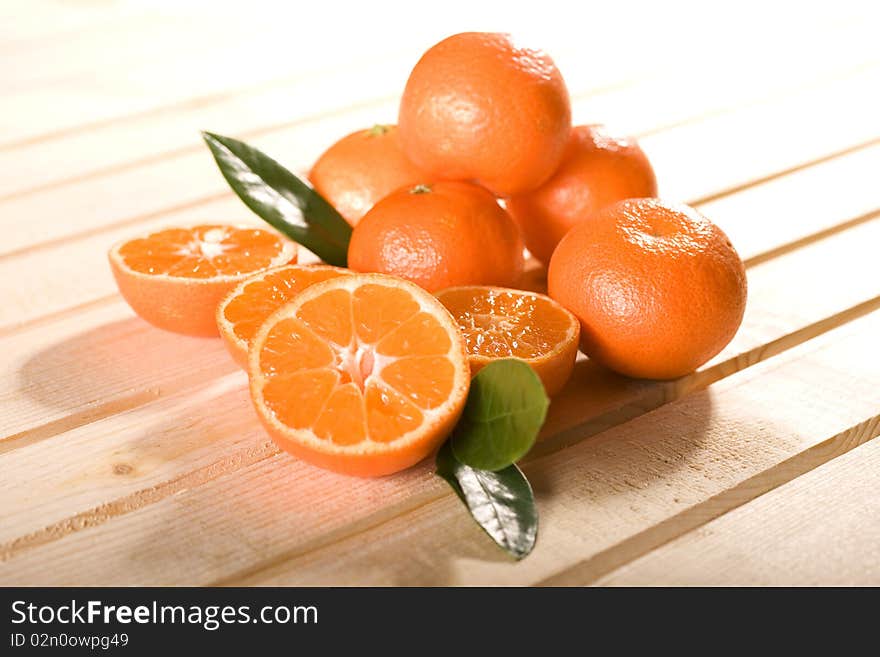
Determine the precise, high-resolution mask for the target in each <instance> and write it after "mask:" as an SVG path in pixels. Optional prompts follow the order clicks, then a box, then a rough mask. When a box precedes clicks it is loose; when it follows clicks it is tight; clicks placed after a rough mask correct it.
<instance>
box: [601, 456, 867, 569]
mask: <svg viewBox="0 0 880 657" xmlns="http://www.w3.org/2000/svg"><path fill="white" fill-rule="evenodd" d="M878 473H880V441H878V440H873V441H871V442H869V443H868V444H866V445H861V446H860V447H856V448H855V449H853V450H852V451H850V452H848V453H846V454H843V455H842V456H838V457H837V458H835V459H833V460H831V461H830V462H828V463H826V464H825V465H822V466H820V467H818V468H816V469H815V470H813V471H812V472H809V473H807V474H805V475H803V476H801V477H798V478H796V479H794V480H793V481H790V482H789V483H786V484H784V485H782V486H780V487H779V488H777V489H776V490H773V491H771V492H769V493H767V494H766V495H763V496H761V497H759V498H757V499H756V500H754V501H752V502H749V503H748V504H744V505H743V506H741V507H739V508H737V509H734V510H733V511H730V512H729V513H727V514H725V515H723V516H721V517H720V518H718V519H716V520H713V521H711V522H709V523H706V524H705V525H703V526H702V527H700V528H699V529H696V530H694V531H692V532H689V533H687V534H685V535H684V536H681V537H680V538H678V539H676V540H674V541H672V542H670V543H668V544H667V545H664V546H663V547H661V548H659V549H657V550H654V551H653V552H651V553H649V554H648V555H646V556H645V557H643V558H641V559H637V560H635V561H633V562H632V563H629V564H627V565H626V566H623V567H622V568H620V569H618V570H616V571H614V572H612V573H609V574H608V575H607V576H606V577H603V578H602V579H600V580H598V582H597V583H598V584H600V585H608V586H621V585H623V586H631V585H641V586H644V585H649V586H657V585H660V586H662V585H677V586H682V585H700V586H731V585H732V586H877V585H878V584H880V499H878V497H877V476H878Z"/></svg>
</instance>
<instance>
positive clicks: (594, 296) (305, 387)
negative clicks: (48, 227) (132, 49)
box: [110, 33, 746, 476]
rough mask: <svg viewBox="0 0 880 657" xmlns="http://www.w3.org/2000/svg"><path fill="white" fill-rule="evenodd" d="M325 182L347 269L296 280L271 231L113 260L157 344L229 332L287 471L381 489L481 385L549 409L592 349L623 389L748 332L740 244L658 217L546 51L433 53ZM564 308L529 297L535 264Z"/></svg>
mask: <svg viewBox="0 0 880 657" xmlns="http://www.w3.org/2000/svg"><path fill="white" fill-rule="evenodd" d="M309 179H310V181H311V183H312V185H313V186H314V189H315V190H316V191H317V192H318V193H319V194H321V195H322V196H323V197H324V198H326V199H327V200H328V201H329V202H330V203H331V204H332V205H333V206H334V207H335V208H336V209H337V210H338V212H339V213H340V214H341V215H342V216H343V217H344V218H345V220H346V221H347V222H348V223H349V224H351V226H352V227H353V231H352V234H351V239H350V242H349V245H348V269H344V268H337V267H330V266H327V265H303V264H295V263H296V248H295V245H294V244H292V243H290V242H287V241H286V239H285V238H282V237H280V236H278V235H276V234H275V233H273V232H270V231H261V230H256V229H239V228H233V227H229V226H215V225H212V226H196V227H192V228H176V229H168V230H165V231H160V232H158V233H154V234H152V235H148V236H145V237H141V238H138V239H134V240H129V241H128V242H125V243H123V244H121V245H118V246H116V247H114V249H112V250H111V254H110V260H111V265H112V268H113V272H114V275H115V276H116V279H117V282H118V284H119V287H120V290H121V291H122V293H123V295H124V296H125V298H126V299H127V300H128V302H129V303H130V305H131V306H132V307H133V308H134V309H135V311H136V312H137V313H138V314H140V315H141V316H142V317H144V318H145V319H147V320H148V321H150V322H151V323H153V324H155V325H157V326H160V327H162V328H166V329H169V330H174V331H178V332H182V333H189V334H195V335H207V334H215V335H216V333H217V331H218V330H219V333H220V335H221V336H222V337H223V339H224V340H225V342H226V345H227V347H228V348H229V351H230V353H231V354H232V355H233V357H234V358H235V359H236V361H237V362H238V363H239V364H241V365H242V366H243V367H245V368H246V369H247V371H248V374H249V380H250V389H251V395H252V398H253V401H254V405H255V408H256V410H257V413H258V415H259V417H260V420H261V421H262V422H263V424H264V426H265V427H266V429H267V430H268V432H269V433H270V435H271V436H272V437H273V438H274V439H275V440H276V442H278V444H279V445H280V446H281V447H283V448H284V449H286V450H288V451H290V452H292V453H294V454H296V455H298V456H300V457H302V458H304V459H306V460H309V461H311V462H313V463H315V464H317V465H320V466H322V467H326V468H330V469H333V470H336V471H340V472H344V473H348V474H356V475H366V476H373V475H382V474H388V473H391V472H395V471H397V470H400V469H402V468H405V467H408V466H410V465H412V464H414V463H416V462H417V461H419V460H421V459H422V458H424V457H425V456H427V455H428V454H430V453H431V452H432V451H434V450H435V449H436V448H437V447H438V445H439V444H440V443H441V442H442V441H443V440H444V439H445V437H446V436H447V435H448V433H449V431H450V430H451V428H452V427H453V426H454V424H455V422H456V421H457V418H458V416H459V414H460V413H461V410H462V408H463V405H464V401H465V398H466V396H467V392H468V386H469V377H468V375H467V373H468V370H470V372H471V373H473V372H476V371H477V370H478V369H479V368H480V367H482V366H484V365H485V364H486V363H488V362H491V361H492V360H494V359H498V358H510V357H513V358H519V359H522V360H524V361H526V362H527V363H529V364H530V365H531V366H532V368H533V369H534V370H535V372H536V373H537V374H538V375H539V377H540V378H541V380H542V382H543V383H544V386H545V389H546V391H547V392H548V394H550V395H554V394H556V393H557V392H559V391H560V390H561V389H562V388H563V386H564V385H565V384H566V382H567V380H568V379H569V377H570V375H571V372H572V369H573V367H574V363H575V359H576V356H577V351H578V347H580V349H581V351H583V352H584V354H586V355H587V356H588V357H589V358H591V359H593V360H594V361H596V362H598V363H600V364H602V365H604V366H606V367H609V368H611V369H613V370H615V371H617V372H620V373H622V374H625V375H627V376H632V377H640V378H660V379H666V378H676V377H679V376H682V375H685V374H687V373H689V372H691V371H693V370H694V369H695V368H697V367H699V366H700V365H701V364H703V363H705V362H706V361H707V360H708V359H710V358H711V357H712V356H714V355H715V354H717V353H718V352H719V351H720V350H721V349H722V348H723V347H724V346H725V345H726V344H727V343H728V342H729V341H730V339H731V338H732V337H733V335H734V333H735V332H736V330H737V328H738V327H739V324H740V322H741V320H742V316H743V312H744V308H745V299H746V280H745V272H744V268H743V264H742V262H741V260H740V258H739V256H738V255H737V253H736V251H735V250H734V248H733V246H732V245H731V243H730V241H729V240H728V239H727V237H726V236H725V234H724V233H723V232H722V231H721V229H719V228H718V227H717V226H715V225H714V224H713V223H711V222H710V221H709V220H708V219H706V218H705V217H703V216H702V215H700V214H699V213H698V212H697V211H696V210H694V209H692V208H690V207H687V206H685V205H682V204H676V203H669V202H665V201H661V200H659V199H657V198H656V196H657V184H656V180H655V176H654V172H653V169H652V167H651V164H650V162H649V161H648V158H647V157H646V155H645V153H644V152H643V151H642V150H641V149H640V148H639V146H638V144H637V143H636V141H635V140H634V139H632V138H629V137H626V136H623V135H617V134H614V133H613V132H610V131H609V130H608V129H607V128H605V127H604V126H602V125H579V126H574V127H573V126H572V120H571V107H570V102H569V95H568V90H567V88H566V85H565V82H564V80H563V78H562V75H561V74H560V72H559V70H558V69H557V67H556V65H555V63H554V62H553V60H552V59H551V58H550V56H549V55H547V54H546V53H545V52H543V51H542V50H537V49H533V48H530V47H527V46H525V45H523V44H520V43H519V42H517V41H515V40H514V39H513V38H512V37H510V36H509V35H505V34H494V33H463V34H457V35H454V36H452V37H449V38H447V39H445V40H443V41H441V42H440V43H438V44H436V45H435V46H433V47H432V48H430V49H429V50H428V51H427V52H426V53H425V54H424V55H423V56H422V58H421V59H420V60H419V62H418V63H417V64H416V66H415V68H414V69H413V71H412V73H411V74H410V77H409V79H408V81H407V83H406V87H405V89H404V92H403V96H402V99H401V103H400V112H399V116H398V124H397V125H396V126H395V125H377V126H374V127H373V128H370V129H366V130H362V131H359V132H356V133H353V134H351V135H348V136H346V137H344V138H343V139H341V140H340V141H338V142H337V143H335V144H334V145H333V146H331V147H330V148H329V149H328V150H327V151H326V152H325V153H324V154H323V155H322V156H321V157H320V158H319V159H318V161H317V162H316V163H315V165H314V166H313V168H312V170H311V172H310V173H309ZM526 248H527V249H528V251H529V252H530V253H531V255H532V256H533V257H534V259H535V260H536V261H538V262H540V263H543V264H544V265H546V266H547V291H548V294H549V296H547V295H543V294H539V293H537V292H531V291H525V290H523V289H518V288H522V287H523V285H524V278H523V272H524V269H525V264H526V258H525V249H526Z"/></svg>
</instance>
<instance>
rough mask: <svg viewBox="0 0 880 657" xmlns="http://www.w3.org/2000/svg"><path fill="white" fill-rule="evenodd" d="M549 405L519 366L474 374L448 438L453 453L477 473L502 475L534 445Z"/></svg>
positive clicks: (504, 364) (510, 361)
mask: <svg viewBox="0 0 880 657" xmlns="http://www.w3.org/2000/svg"><path fill="white" fill-rule="evenodd" d="M549 405H550V400H549V399H548V398H547V393H546V392H544V386H543V385H542V384H541V379H539V378H538V375H537V374H535V372H534V370H532V368H531V367H529V366H528V365H527V364H526V363H524V362H523V361H521V360H516V359H514V358H505V359H504V360H497V361H495V362H493V363H490V364H489V365H486V367H484V368H483V369H481V370H480V371H479V372H477V375H476V376H475V377H474V378H473V380H472V381H471V390H470V393H469V394H468V399H467V404H466V405H465V407H464V413H462V416H461V419H460V420H459V422H458V424H457V425H456V427H455V431H454V432H453V433H452V439H451V440H450V442H451V443H452V451H453V452H454V453H455V457H456V458H457V459H458V460H459V461H461V462H462V463H464V464H466V465H469V466H471V467H472V468H477V469H479V470H492V471H496V470H501V469H503V468H506V467H507V466H509V465H510V464H512V463H515V462H516V461H518V460H519V459H521V458H522V457H523V456H525V455H526V454H527V453H528V451H529V450H530V449H531V448H532V445H534V444H535V439H536V438H537V437H538V431H540V429H541V425H543V424H544V419H545V418H546V417H547V407H548V406H549Z"/></svg>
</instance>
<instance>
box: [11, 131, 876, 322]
mask: <svg viewBox="0 0 880 657" xmlns="http://www.w3.org/2000/svg"><path fill="white" fill-rule="evenodd" d="M347 116H348V118H346V119H340V120H351V116H352V115H347ZM353 120H354V121H355V122H356V121H357V120H358V119H357V118H354V119H353ZM313 139H317V137H313ZM272 144H273V148H275V149H277V153H283V152H285V150H287V151H288V152H292V151H294V150H295V144H293V143H291V144H289V145H288V147H287V148H285V147H284V146H283V145H282V144H280V143H278V142H276V141H273V142H272ZM668 147H669V148H671V149H673V150H674V149H675V143H674V142H671V143H669V144H668ZM271 152H273V153H276V151H275V150H272V151H271ZM189 157H191V158H193V160H197V161H199V162H200V163H201V164H199V165H196V164H193V165H192V166H193V167H195V166H199V167H201V168H202V174H201V175H207V174H210V175H211V176H213V177H215V178H217V179H218V184H220V185H222V180H221V179H220V176H219V173H217V172H216V171H215V168H216V167H214V165H213V163H212V162H211V161H210V158H209V156H208V155H207V152H201V151H200V152H199V153H198V154H193V155H191V156H189ZM707 157H708V155H707ZM878 162H880V146H870V147H867V148H865V149H861V150H857V151H856V152H854V153H852V154H849V155H845V156H842V157H839V158H835V159H832V160H830V161H828V162H825V163H822V164H819V165H816V166H815V167H807V168H804V169H802V170H799V171H797V172H795V173H793V174H791V175H788V176H783V177H780V178H777V179H774V180H773V181H771V182H769V183H767V184H765V185H760V186H755V187H753V188H750V189H748V190H746V191H744V192H743V193H740V194H737V195H735V196H731V197H730V198H729V199H727V198H725V199H723V200H719V201H717V202H712V203H711V204H706V206H705V207H704V208H702V209H704V210H705V212H706V214H707V215H708V216H709V217H710V218H712V219H713V220H715V221H716V222H717V223H718V224H719V225H720V226H721V227H722V228H724V229H725V230H726V231H728V232H729V234H730V236H731V238H732V240H733V242H734V244H735V245H736V246H737V247H738V248H739V250H740V253H741V255H742V256H743V257H745V258H752V257H756V256H758V255H761V254H763V253H767V252H770V251H773V250H776V249H779V248H781V247H783V246H784V245H785V244H789V243H792V242H798V241H800V240H803V239H808V238H809V237H810V236H811V235H815V234H816V233H822V232H823V231H827V230H829V229H831V230H833V229H834V227H835V226H838V225H840V224H845V223H846V222H851V221H853V220H857V219H858V218H860V217H863V216H864V215H866V214H870V213H871V212H873V211H875V210H876V209H878V208H880V196H878V193H877V192H876V189H875V187H874V186H873V185H871V184H869V182H868V181H866V176H868V175H869V174H868V172H869V171H871V168H872V167H874V166H877V164H878ZM163 166H164V165H163ZM670 166H671V165H670ZM678 167H679V169H678V170H679V171H681V174H680V175H681V176H683V177H686V176H687V175H689V170H690V169H691V167H692V165H691V163H690V161H689V160H688V159H687V158H684V159H682V160H681V161H680V162H679V164H678ZM675 172H676V169H675V168H672V169H671V170H670V171H669V172H668V173H667V174H666V175H667V176H668V177H672V176H674V175H676V173H675ZM168 175H174V174H173V172H171V173H169V174H168ZM187 175H188V174H187ZM732 175H735V174H732ZM126 179H127V180H129V181H132V182H130V183H127V184H138V180H137V176H135V175H134V173H128V174H126ZM822 181H827V182H826V184H828V185H832V186H833V188H834V189H835V190H837V192H836V194H833V195H832V194H820V195H818V198H817V195H816V194H815V190H816V188H817V185H822V184H823V182H822ZM104 182H105V183H106V180H105V181H104ZM120 184H122V183H121V182H120ZM145 184H146V185H147V188H151V186H152V185H153V184H154V183H152V182H150V183H145ZM80 189H81V188H80ZM706 189H707V190H708V189H709V188H706ZM157 193H158V192H157ZM126 199H127V197H125V196H120V197H114V201H113V203H112V204H109V205H110V206H112V207H109V206H108V208H107V211H108V212H110V211H111V210H114V211H116V212H125V210H126V208H127V207H128V205H127V203H128V202H127V200H126ZM70 201H71V203H73V202H74V199H70ZM79 202H80V203H81V204H82V208H83V209H82V210H81V212H87V208H91V207H92V206H91V205H89V200H88V199H87V198H82V199H81V200H80V201H79ZM728 203H729V206H728ZM49 207H58V206H54V205H47V206H46V208H47V210H48V208H49ZM65 207H69V208H70V211H71V212H75V211H77V210H76V206H70V205H68V206H65ZM10 216H11V215H10ZM206 220H207V221H217V220H223V221H229V222H235V223H255V222H258V220H256V219H255V217H254V215H252V214H251V213H250V212H249V211H248V210H247V208H245V207H244V206H243V204H241V203H240V202H239V201H238V200H237V199H235V198H234V197H233V196H231V195H230V193H229V192H227V191H225V190H223V189H220V191H218V192H216V193H215V194H213V195H208V196H207V197H205V198H204V199H198V200H196V201H195V202H194V203H192V204H186V203H184V205H183V206H181V207H180V208H178V209H176V210H169V209H167V208H166V209H165V210H160V211H158V214H154V215H150V214H145V215H138V216H136V217H134V218H132V219H130V220H125V221H123V222H122V223H121V224H120V225H118V226H116V227H110V226H107V225H106V224H104V225H100V226H97V227H95V228H94V230H92V231H91V232H86V233H83V234H81V236H80V237H79V238H77V239H73V240H70V239H66V238H61V237H57V238H55V237H53V238H49V239H48V240H47V238H46V235H45V234H44V233H40V232H39V227H38V226H37V225H35V224H33V223H32V222H19V224H20V226H21V227H20V230H21V231H22V233H24V232H27V233H29V234H31V236H32V237H33V238H34V239H37V236H38V235H42V242H41V244H40V245H39V246H35V247H33V248H30V249H28V250H26V251H24V252H21V253H19V254H18V255H7V256H5V257H0V277H15V278H17V279H20V283H19V284H18V285H17V286H16V287H15V288H14V289H12V290H10V291H9V292H8V302H7V304H6V305H5V306H3V307H2V308H0V331H2V330H3V329H7V330H8V329H10V328H14V327H15V326H18V325H22V324H24V323H27V322H30V321H33V320H35V319H37V318H39V317H41V316H43V315H46V314H51V313H57V312H60V311H63V310H64V309H66V308H70V307H72V306H75V305H77V304H82V303H87V302H90V301H93V300H94V299H97V298H102V297H107V296H109V295H111V294H113V293H114V292H115V284H114V283H113V281H112V278H111V277H110V273H109V270H108V268H107V266H106V263H105V261H104V256H103V254H104V253H106V251H107V250H108V249H109V248H110V246H111V245H112V244H114V243H115V242H116V241H118V240H121V239H125V238H127V237H130V236H131V235H132V234H136V232H137V231H141V230H143V231H147V230H150V229H152V228H155V227H159V226H163V225H168V224H175V223H188V222H197V221H206ZM8 221H9V222H10V223H12V221H11V219H9V220H8ZM88 221H92V219H89V220H88ZM22 272H27V276H25V277H23V278H22V276H21V274H22Z"/></svg>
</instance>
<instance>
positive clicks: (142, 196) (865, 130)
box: [0, 67, 880, 255]
mask: <svg viewBox="0 0 880 657" xmlns="http://www.w3.org/2000/svg"><path fill="white" fill-rule="evenodd" d="M878 84H880V67H873V68H871V69H869V70H868V71H865V72H862V73H859V74H856V75H853V76H850V77H848V78H846V79H845V80H842V81H837V82H833V83H830V84H823V85H820V86H819V88H818V89H810V90H808V91H806V92H802V93H799V94H796V95H793V96H791V97H787V98H785V99H784V100H782V101H780V100H778V99H777V100H773V101H769V102H767V103H761V104H760V105H758V106H756V107H753V108H752V107H750V108H748V109H746V110H741V111H738V112H734V113H732V114H727V115H724V116H721V117H714V118H711V119H707V120H705V121H701V122H696V123H691V124H688V125H685V126H682V127H680V128H676V129H672V130H669V131H666V132H662V133H659V134H655V135H651V136H649V137H648V138H647V139H645V140H644V143H643V145H644V147H645V148H646V150H647V152H648V153H649V155H650V156H651V157H652V159H653V160H654V163H655V167H656V170H657V171H658V172H660V174H659V175H660V182H661V186H662V188H663V194H664V196H668V197H670V198H680V199H695V198H701V197H705V196H709V195H712V194H716V193H718V192H719V191H721V190H723V189H724V188H726V187H730V186H735V185H739V184H742V183H744V182H747V181H749V180H753V179H754V178H755V177H759V176H762V175H766V174H768V173H772V172H778V171H780V170H784V169H786V168H787V167H794V166H797V165H800V164H803V162H805V161H807V160H809V159H810V158H818V157H822V156H825V155H828V154H829V153H831V152H834V151H836V150H841V149H845V148H850V147H853V146H855V145H857V144H859V143H863V142H865V141H867V140H869V139H872V138H874V137H877V125H876V121H875V117H876V113H877V111H878V110H880V99H878V98H877V97H876V94H874V93H873V89H874V88H875V87H876V86H877V85H878ZM395 107H396V105H395V103H394V102H388V103H385V104H383V105H382V106H375V107H368V108H362V109H356V110H355V111H353V112H349V113H345V114H342V115H334V116H332V117H329V118H326V119H324V120H322V121H321V126H320V130H316V129H315V126H314V125H311V124H300V125H294V126H292V127H290V128H287V129H281V130H278V131H272V132H271V133H270V134H265V133H263V134H261V135H260V136H258V137H257V138H256V139H254V140H253V141H254V143H255V144H256V145H257V146H259V147H261V148H264V149H265V150H267V151H268V152H269V153H270V154H273V155H275V156H276V157H277V158H278V159H281V160H282V161H285V162H286V163H289V165H290V166H292V167H293V168H294V169H304V168H306V167H307V166H309V164H310V163H311V162H312V161H313V159H314V158H315V157H316V156H317V154H318V153H320V152H321V150H322V149H323V148H324V147H325V146H326V144H327V143H328V141H330V140H329V139H328V137H327V135H340V134H345V133H347V132H349V131H351V130H354V129H357V128H359V127H363V126H365V125H371V124H372V123H375V122H382V121H383V120H391V121H393V117H394V111H395ZM795 110H797V111H796V112H795ZM820 124H821V125H823V126H824V128H825V129H823V130H821V131H816V130H815V129H814V128H815V126H816V125H820ZM810 131H812V133H813V135H812V138H811V139H804V138H803V135H804V134H805V133H808V132H810ZM768 144H771V145H772V146H770V147H768ZM757 152H760V153H761V157H760V158H757V159H758V160H759V161H758V162H755V160H756V153H757ZM286 153H290V156H289V157H285V154H286ZM706 162H712V163H713V166H706ZM753 163H754V166H753ZM664 172H665V173H664ZM108 190H113V193H112V194H109V193H108ZM224 190H225V183H224V182H223V180H222V178H220V176H219V174H218V173H217V171H216V167H215V166H214V164H213V162H212V161H211V158H210V155H209V154H208V153H207V150H206V149H201V150H198V151H194V152H191V153H185V154H182V155H180V156H178V157H173V158H170V159H167V160H165V159H163V160H160V161H156V162H152V161H150V162H148V163H146V164H144V165H143V166H139V167H136V168H133V169H123V170H121V171H118V172H114V173H111V174H109V175H106V176H102V177H100V178H96V179H87V180H84V181H82V182H80V183H78V184H75V185H69V186H62V187H58V188H53V189H49V190H47V191H46V192H44V193H38V194H34V195H27V196H24V197H21V198H12V199H9V200H7V201H5V202H3V203H0V229H2V230H3V231H4V234H5V235H6V239H5V240H4V243H3V245H2V247H0V255H3V254H9V253H15V252H17V251H20V250H22V249H26V248H28V247H30V246H33V245H35V244H39V243H41V242H43V241H45V240H46V228H45V223H44V222H45V221H49V220H51V218H52V217H54V216H55V215H56V214H57V213H58V211H59V210H58V209H59V208H64V210H65V221H64V222H63V224H62V225H58V224H57V223H56V224H55V225H54V226H53V231H52V238H50V239H55V240H62V239H66V238H69V237H71V236H74V235H77V234H81V233H83V232H88V231H91V230H95V229H97V228H99V227H103V226H107V225H111V224H113V225H116V224H121V223H123V222H135V221H137V219H138V218H139V217H144V216H150V215H154V214H156V213H159V212H164V211H168V209H169V208H174V207H176V206H180V205H184V204H197V203H199V202H200V201H201V200H202V199H204V198H205V197H206V196H207V197H212V196H213V195H216V194H219V193H222V192H223V191H224ZM20 217H33V218H39V219H40V220H31V221H21V220H20V219H19V218H20Z"/></svg>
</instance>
